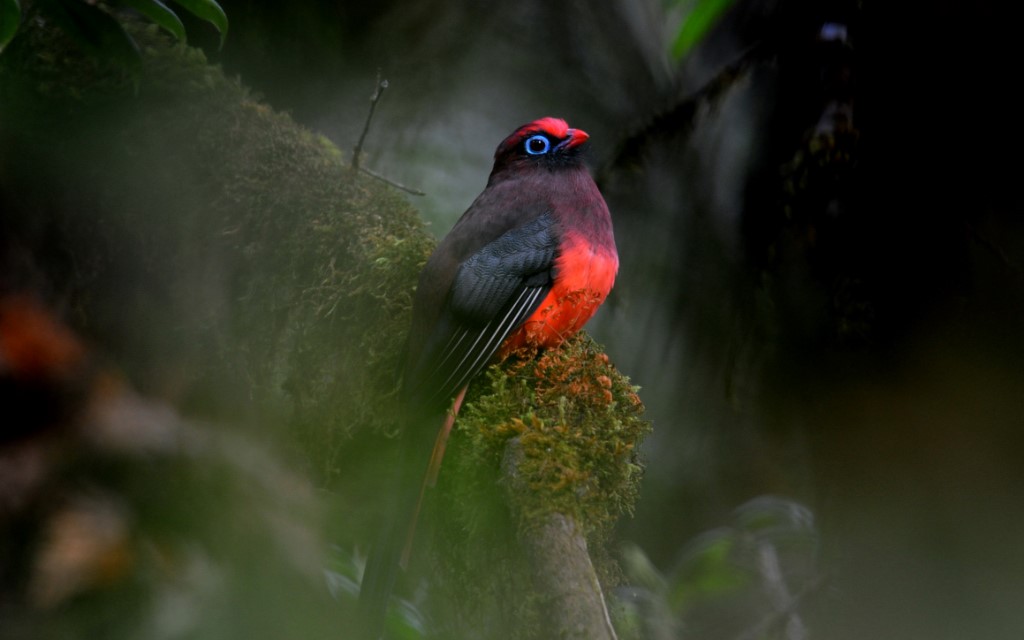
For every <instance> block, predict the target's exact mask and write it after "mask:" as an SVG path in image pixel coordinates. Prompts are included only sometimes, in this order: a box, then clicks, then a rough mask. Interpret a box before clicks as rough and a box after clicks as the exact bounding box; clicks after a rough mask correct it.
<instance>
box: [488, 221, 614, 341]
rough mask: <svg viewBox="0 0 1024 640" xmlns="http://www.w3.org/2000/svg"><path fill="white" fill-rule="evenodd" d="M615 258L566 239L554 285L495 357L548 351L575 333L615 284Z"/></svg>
mask: <svg viewBox="0 0 1024 640" xmlns="http://www.w3.org/2000/svg"><path fill="white" fill-rule="evenodd" d="M618 269H619V259H618V256H616V255H615V254H614V253H609V252H607V251H605V250H603V249H598V248H596V247H594V246H593V245H591V244H590V243H589V242H586V241H585V240H583V239H582V238H579V237H573V236H569V237H567V238H566V243H565V246H564V248H563V251H562V254H561V256H560V257H559V259H558V262H557V264H556V271H555V273H556V274H557V275H556V276H555V282H554V285H553V286H552V287H551V291H550V292H548V295H547V297H545V298H544V301H543V302H541V304H540V307H538V308H537V310H536V311H534V312H533V314H531V315H530V317H529V318H527V319H526V322H524V323H523V326H521V327H520V328H519V329H516V331H514V332H513V333H512V335H510V336H509V337H508V339H507V340H506V341H505V344H503V345H502V348H501V350H500V351H499V356H500V357H501V358H504V357H505V356H507V355H508V354H509V353H511V352H513V351H515V350H516V349H519V348H522V347H527V346H528V347H535V348H549V347H555V346H558V345H559V344H561V343H562V341H563V340H565V339H566V338H568V337H569V336H571V335H572V334H574V333H576V332H577V331H579V330H580V329H581V328H582V327H583V325H584V324H586V322H587V320H590V318H591V316H593V315H594V312H595V311H597V308H598V307H599V306H601V303H602V302H604V299H605V298H606V297H607V296H608V292H609V291H611V289H612V284H614V282H615V274H616V272H617V271H618Z"/></svg>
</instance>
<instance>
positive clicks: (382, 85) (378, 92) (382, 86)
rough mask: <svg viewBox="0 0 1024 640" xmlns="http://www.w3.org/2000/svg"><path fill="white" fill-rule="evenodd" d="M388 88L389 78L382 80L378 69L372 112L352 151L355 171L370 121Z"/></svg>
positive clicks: (372, 99) (371, 104)
mask: <svg viewBox="0 0 1024 640" xmlns="http://www.w3.org/2000/svg"><path fill="white" fill-rule="evenodd" d="M387 88H388V81H387V78H384V79H383V80H382V79H381V77H380V71H378V72H377V88H376V89H375V90H374V92H373V95H372V96H370V113H368V114H366V123H365V124H363V132H362V133H361V134H359V142H357V143H356V148H355V150H353V151H352V169H353V170H355V171H358V170H359V156H360V155H361V154H362V153H363V141H364V140H366V133H367V132H368V131H369V130H370V122H371V121H372V120H373V112H374V111H376V109H377V103H378V102H380V99H381V96H383V95H384V91H385V90H386V89H387Z"/></svg>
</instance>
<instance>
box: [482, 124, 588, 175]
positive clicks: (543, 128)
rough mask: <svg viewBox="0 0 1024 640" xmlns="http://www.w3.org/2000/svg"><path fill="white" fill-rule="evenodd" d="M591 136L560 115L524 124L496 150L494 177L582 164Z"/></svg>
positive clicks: (492, 173)
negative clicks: (568, 122) (520, 170)
mask: <svg viewBox="0 0 1024 640" xmlns="http://www.w3.org/2000/svg"><path fill="white" fill-rule="evenodd" d="M589 137H590V136H589V135H587V132H586V131H583V130H581V129H570V128H569V125H568V124H567V123H566V122H565V120H562V119H560V118H541V119H540V120H534V121H533V122H531V123H529V124H524V125H523V126H521V127H519V128H518V129H516V130H515V131H513V132H512V134H511V135H509V136H508V137H507V138H505V139H504V140H503V141H502V143H501V144H499V145H498V149H497V150H496V151H495V152H494V169H493V170H492V171H491V176H492V177H493V176H494V175H495V174H498V173H500V172H502V171H505V170H509V169H520V168H527V167H543V168H545V169H549V170H554V169H558V168H561V167H579V166H582V164H583V161H582V159H581V158H580V150H581V148H582V145H583V143H584V142H586V141H587V139H588V138H589Z"/></svg>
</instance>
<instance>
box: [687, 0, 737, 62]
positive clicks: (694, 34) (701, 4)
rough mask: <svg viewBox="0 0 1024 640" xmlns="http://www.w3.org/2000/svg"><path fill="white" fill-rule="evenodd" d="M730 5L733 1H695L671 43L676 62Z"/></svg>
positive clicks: (705, 33)
mask: <svg viewBox="0 0 1024 640" xmlns="http://www.w3.org/2000/svg"><path fill="white" fill-rule="evenodd" d="M732 3H733V0H697V1H696V3H695V4H694V6H693V9H692V10H690V13H689V15H687V16H686V18H685V19H684V20H683V25H682V27H680V29H679V34H678V35H677V36H676V40H675V42H673V43H672V56H673V57H674V58H676V59H677V60H678V59H679V58H682V57H683V56H685V55H686V54H688V53H689V52H690V50H691V49H693V47H694V45H696V44H697V43H698V42H700V41H701V39H702V38H703V37H704V36H705V35H707V32H708V31H710V30H711V27H713V26H715V23H716V22H718V19H719V18H720V17H721V16H722V14H723V13H725V10H726V9H728V8H729V7H730V6H732Z"/></svg>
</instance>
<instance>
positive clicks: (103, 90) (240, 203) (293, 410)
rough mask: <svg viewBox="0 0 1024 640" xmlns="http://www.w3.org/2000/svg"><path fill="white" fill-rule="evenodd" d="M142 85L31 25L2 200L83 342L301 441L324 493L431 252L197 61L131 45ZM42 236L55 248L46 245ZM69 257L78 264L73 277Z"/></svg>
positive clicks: (19, 48) (6, 78)
mask: <svg viewBox="0 0 1024 640" xmlns="http://www.w3.org/2000/svg"><path fill="white" fill-rule="evenodd" d="M128 28H129V30H130V31H131V33H132V35H133V37H134V38H135V39H136V41H137V42H138V43H139V45H140V49H141V50H142V72H141V74H140V76H139V78H138V80H137V82H136V81H135V80H133V79H132V78H131V77H129V76H128V75H127V74H125V73H124V72H123V71H122V70H120V69H119V68H117V67H116V66H113V65H110V64H108V63H106V62H104V61H102V60H100V59H97V58H95V57H93V56H90V55H87V54H84V53H82V52H80V51H78V50H77V48H76V44H75V43H74V42H73V41H71V40H70V39H68V38H66V37H64V36H63V35H62V34H61V33H60V32H59V31H57V30H53V29H47V28H44V27H39V26H38V25H35V26H34V27H32V28H26V30H25V31H24V32H23V33H22V34H21V36H19V38H18V40H17V41H15V42H14V43H12V46H11V47H10V48H9V49H8V50H7V51H5V53H4V56H3V57H2V58H0V142H2V143H3V145H2V146H3V147H4V153H3V154H0V169H3V171H0V187H3V188H5V189H6V190H8V191H10V192H16V193H18V194H19V198H18V203H19V206H20V210H19V211H17V212H15V214H14V215H12V219H14V220H15V222H14V223H13V224H12V225H11V227H12V228H11V229H10V233H11V235H12V236H14V237H17V238H18V242H20V243H21V244H22V245H24V246H25V248H26V250H27V252H30V253H35V254H38V255H40V256H43V255H44V254H45V253H46V252H53V253H55V254H56V255H51V256H45V257H44V258H41V259H40V261H39V262H40V267H41V270H42V271H44V272H45V276H46V278H47V279H48V280H49V282H50V283H52V284H51V285H48V286H52V287H53V288H54V289H56V290H58V295H59V296H60V297H61V298H62V299H63V300H65V301H67V302H66V304H67V305H68V306H69V307H70V308H71V309H72V310H73V313H72V315H73V319H74V320H76V321H77V325H78V328H79V329H80V330H82V331H83V332H84V333H86V335H88V336H89V337H90V338H91V339H92V340H93V341H94V342H95V343H97V344H99V345H100V348H101V349H102V350H103V351H104V352H106V353H107V354H109V355H110V356H111V357H112V358H113V359H114V360H115V362H116V364H117V365H118V366H119V367H120V368H122V369H123V370H125V371H126V372H127V373H128V375H129V377H130V378H131V379H132V381H133V383H134V384H135V385H136V386H137V387H140V388H142V389H143V390H144V391H147V392H156V393H159V394H161V395H163V396H165V397H168V396H169V399H170V400H172V401H173V402H174V403H175V404H176V405H177V406H180V407H183V408H185V409H186V410H188V411H190V412H195V413H199V414H202V415H205V416H208V417H214V418H218V419H220V418H224V419H227V420H230V421H238V420H242V421H245V422H248V423H250V424H260V423H263V424H269V425H279V424H285V425H287V433H286V434H285V435H286V438H287V441H288V442H290V443H292V444H294V445H295V446H297V448H298V449H299V451H300V452H301V454H302V457H303V458H304V459H305V460H307V461H308V467H309V470H310V471H311V472H312V473H313V475H314V476H315V477H316V478H317V480H318V482H319V483H321V484H325V485H326V484H337V483H338V482H339V481H340V480H341V479H342V478H343V477H344V476H345V474H346V467H347V466H348V465H349V464H350V463H351V461H350V460H349V459H347V458H346V452H345V446H346V444H347V443H349V442H350V441H351V439H352V437H353V436H354V435H356V434H359V433H377V432H383V431H389V430H393V427H394V424H393V420H392V419H391V416H390V415H389V412H388V408H389V407H390V406H392V405H393V404H394V403H389V402H387V399H388V398H389V397H390V396H391V395H392V394H393V393H394V386H395V371H396V369H397V366H398V359H399V354H400V351H401V348H402V340H403V337H404V333H405V331H406V328H407V326H408V322H409V309H410V307H411V298H412V292H413V289H414V286H415V280H416V273H417V272H418V270H419V268H420V266H421V265H422V263H423V262H424V261H425V259H426V257H427V255H428V254H429V251H430V249H431V248H432V246H433V240H432V239H431V237H430V236H429V234H427V233H426V232H425V231H424V228H423V225H422V223H421V221H420V220H419V218H418V216H417V214H416V212H415V211H414V210H413V208H412V207H411V206H410V205H409V204H408V202H407V201H406V200H405V199H404V198H403V197H402V196H401V195H400V194H398V193H397V192H395V191H394V190H393V189H390V188H389V187H387V186H385V185H383V184H381V183H380V182H378V181H376V180H372V179H369V178H366V177H364V176H361V175H359V174H357V173H355V172H353V171H352V170H351V168H350V167H349V166H347V165H346V164H344V163H343V157H344V154H343V153H342V152H341V151H340V150H339V149H338V148H337V147H336V146H335V145H333V144H332V143H331V142H330V141H329V140H327V139H326V138H325V137H323V136H321V135H318V134H316V133H313V132H311V131H309V130H307V129H304V128H303V127H301V126H299V125H297V124H296V123H295V122H294V121H293V120H292V119H291V118H290V117H289V116H288V115H286V114H282V113H278V112H276V111H274V110H273V109H271V108H270V107H268V106H267V105H266V104H263V103H262V102H260V101H259V99H258V98H257V97H256V96H254V95H253V94H252V93H251V92H250V91H248V90H247V89H246V88H245V87H244V86H242V85H241V84H240V82H239V81H237V80H235V79H231V78H228V77H226V76H225V75H224V74H223V73H222V72H221V70H220V69H218V68H217V67H214V66H211V65H210V64H209V63H208V62H207V60H206V58H205V56H204V55H203V54H202V52H200V51H198V50H196V49H191V48H189V47H186V46H184V45H181V44H178V43H175V42H173V41H172V40H170V38H168V37H167V36H165V35H164V34H162V33H161V32H160V31H159V30H158V29H156V28H155V27H153V26H148V27H140V26H138V25H128ZM37 221H45V224H46V225H47V226H46V229H47V231H46V234H37V233H36V231H37V230H38V229H39V228H40V227H41V225H40V224H38V222H37ZM68 256H70V259H68Z"/></svg>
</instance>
